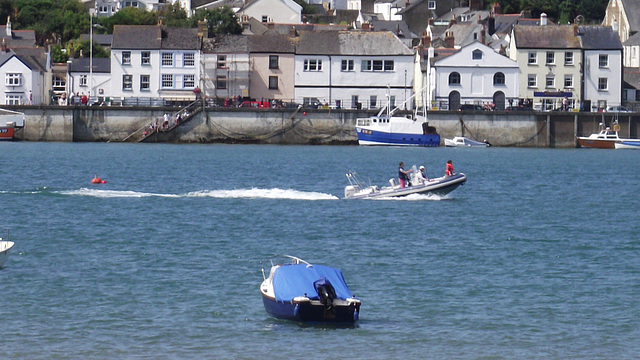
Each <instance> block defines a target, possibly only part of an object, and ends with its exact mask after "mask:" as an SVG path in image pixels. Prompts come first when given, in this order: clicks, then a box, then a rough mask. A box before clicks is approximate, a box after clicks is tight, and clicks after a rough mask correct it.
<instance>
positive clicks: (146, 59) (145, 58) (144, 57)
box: [140, 51, 151, 66]
mask: <svg viewBox="0 0 640 360" xmlns="http://www.w3.org/2000/svg"><path fill="white" fill-rule="evenodd" d="M140 65H144V66H147V65H151V51H142V52H141V53H140Z"/></svg>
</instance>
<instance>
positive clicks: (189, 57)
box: [182, 53, 196, 67]
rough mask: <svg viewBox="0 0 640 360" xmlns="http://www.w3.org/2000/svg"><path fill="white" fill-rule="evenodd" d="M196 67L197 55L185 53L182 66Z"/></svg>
mask: <svg viewBox="0 0 640 360" xmlns="http://www.w3.org/2000/svg"><path fill="white" fill-rule="evenodd" d="M195 65H196V54H194V53H185V54H184V55H183V56H182V66H184V67H190V66H195Z"/></svg>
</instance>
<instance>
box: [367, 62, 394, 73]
mask: <svg viewBox="0 0 640 360" xmlns="http://www.w3.org/2000/svg"><path fill="white" fill-rule="evenodd" d="M394 69H395V63H394V62H393V60H362V66H361V71H393V70H394Z"/></svg>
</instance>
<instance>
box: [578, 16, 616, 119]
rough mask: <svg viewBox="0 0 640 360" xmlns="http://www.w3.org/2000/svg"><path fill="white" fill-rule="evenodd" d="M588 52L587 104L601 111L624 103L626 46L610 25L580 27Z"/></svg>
mask: <svg viewBox="0 0 640 360" xmlns="http://www.w3.org/2000/svg"><path fill="white" fill-rule="evenodd" d="M578 32H579V36H580V37H581V39H582V49H583V51H584V55H583V56H584V96H583V99H584V100H585V101H589V102H590V103H591V107H592V108H594V106H595V107H596V108H598V109H606V108H607V107H609V106H619V105H621V103H622V73H623V69H622V63H623V54H622V51H623V47H622V43H621V42H620V38H619V36H618V34H617V33H616V32H615V31H613V29H612V28H611V27H608V26H580V27H579V29H578Z"/></svg>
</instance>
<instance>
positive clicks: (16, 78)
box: [4, 73, 22, 86]
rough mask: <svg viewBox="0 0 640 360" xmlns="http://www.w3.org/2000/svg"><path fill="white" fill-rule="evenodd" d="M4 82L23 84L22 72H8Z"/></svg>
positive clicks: (9, 84) (10, 84)
mask: <svg viewBox="0 0 640 360" xmlns="http://www.w3.org/2000/svg"><path fill="white" fill-rule="evenodd" d="M4 84H5V85H6V86H21V85H22V74H21V73H7V74H6V75H5V78H4Z"/></svg>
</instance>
